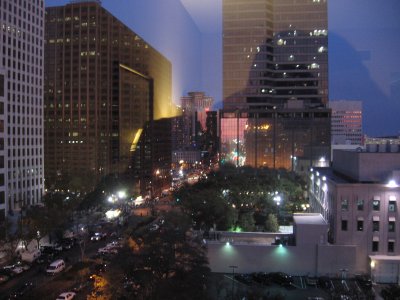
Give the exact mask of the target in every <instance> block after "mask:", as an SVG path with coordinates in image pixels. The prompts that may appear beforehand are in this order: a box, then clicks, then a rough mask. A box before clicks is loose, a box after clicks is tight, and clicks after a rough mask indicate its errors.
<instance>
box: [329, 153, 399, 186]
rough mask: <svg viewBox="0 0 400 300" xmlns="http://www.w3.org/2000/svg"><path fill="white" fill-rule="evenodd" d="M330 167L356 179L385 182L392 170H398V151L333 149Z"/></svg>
mask: <svg viewBox="0 0 400 300" xmlns="http://www.w3.org/2000/svg"><path fill="white" fill-rule="evenodd" d="M332 167H333V170H335V171H337V172H339V173H341V174H344V175H346V176H348V177H350V178H352V179H354V180H356V181H375V182H386V181H387V179H388V176H389V175H390V174H391V173H392V171H393V170H400V152H395V153H390V152H371V153H369V152H356V151H343V150H334V151H333V163H332Z"/></svg>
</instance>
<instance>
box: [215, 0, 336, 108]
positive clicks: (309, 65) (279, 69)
mask: <svg viewBox="0 0 400 300" xmlns="http://www.w3.org/2000/svg"><path fill="white" fill-rule="evenodd" d="M223 34H224V36H223V85H224V86H223V101H224V109H236V108H247V107H249V106H252V107H263V108H266V107H267V108H268V107H270V106H276V107H278V108H279V106H280V105H283V104H284V103H285V102H286V101H287V100H289V99H296V100H302V101H303V102H304V103H305V104H306V105H308V104H312V105H318V104H326V103H327V102H328V53H327V50H328V18H327V1H326V0H318V1H317V0H315V1H314V0H224V1H223Z"/></svg>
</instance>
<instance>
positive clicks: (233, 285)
mask: <svg viewBox="0 0 400 300" xmlns="http://www.w3.org/2000/svg"><path fill="white" fill-rule="evenodd" d="M229 268H232V300H233V299H234V291H235V269H237V268H238V266H229Z"/></svg>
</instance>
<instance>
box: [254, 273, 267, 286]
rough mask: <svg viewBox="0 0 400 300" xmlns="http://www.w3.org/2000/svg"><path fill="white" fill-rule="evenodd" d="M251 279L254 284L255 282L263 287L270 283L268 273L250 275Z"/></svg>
mask: <svg viewBox="0 0 400 300" xmlns="http://www.w3.org/2000/svg"><path fill="white" fill-rule="evenodd" d="M251 277H252V279H253V281H254V282H257V283H260V284H263V285H269V284H270V283H271V282H270V278H269V276H268V273H266V272H258V273H252V274H251Z"/></svg>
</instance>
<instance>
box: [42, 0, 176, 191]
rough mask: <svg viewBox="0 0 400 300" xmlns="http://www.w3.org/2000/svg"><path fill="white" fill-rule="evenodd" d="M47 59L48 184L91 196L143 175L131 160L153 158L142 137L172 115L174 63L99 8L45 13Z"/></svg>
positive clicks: (85, 4)
mask: <svg viewBox="0 0 400 300" xmlns="http://www.w3.org/2000/svg"><path fill="white" fill-rule="evenodd" d="M45 55H46V65H45V157H46V165H45V171H46V172H45V174H46V185H47V186H48V187H49V188H67V187H68V188H70V189H76V190H77V189H80V190H89V189H91V188H93V187H94V185H95V184H96V183H97V182H98V181H99V179H100V178H101V177H103V176H104V175H107V174H110V173H115V174H121V173H125V172H127V171H129V169H132V168H144V167H145V166H143V165H142V166H141V165H140V162H143V161H144V160H143V159H138V158H137V157H136V159H133V157H134V156H135V154H136V155H137V154H138V153H143V155H146V156H149V155H150V156H151V149H150V148H151V147H150V146H149V145H150V144H149V143H147V142H146V143H143V142H140V141H141V139H143V137H142V136H141V135H142V134H143V132H144V130H146V128H145V127H146V126H148V124H149V122H151V121H152V120H153V119H160V118H163V117H168V116H170V113H171V109H172V106H171V64H170V62H169V61H168V60H167V59H165V58H164V57H163V56H162V55H161V54H160V53H158V52H157V51H156V50H155V49H153V48H152V47H151V46H150V45H149V44H148V43H146V41H144V40H143V39H142V38H141V37H139V36H138V35H137V34H136V33H134V32H133V31H131V30H130V29H129V28H127V27H126V26H125V25H124V24H122V23H121V22H120V21H119V20H118V19H116V18H115V17H114V16H112V15H111V14H110V13H109V12H108V11H106V10H105V9H104V8H102V7H101V5H100V2H99V1H72V2H71V3H70V4H68V5H65V6H60V7H51V8H47V9H46V31H45ZM146 124H147V125H146ZM140 147H146V149H140ZM145 161H151V159H146V160H145ZM138 163H139V165H138ZM150 167H151V166H150ZM140 173H143V172H137V174H140ZM147 173H151V170H150V171H148V172H147Z"/></svg>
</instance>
